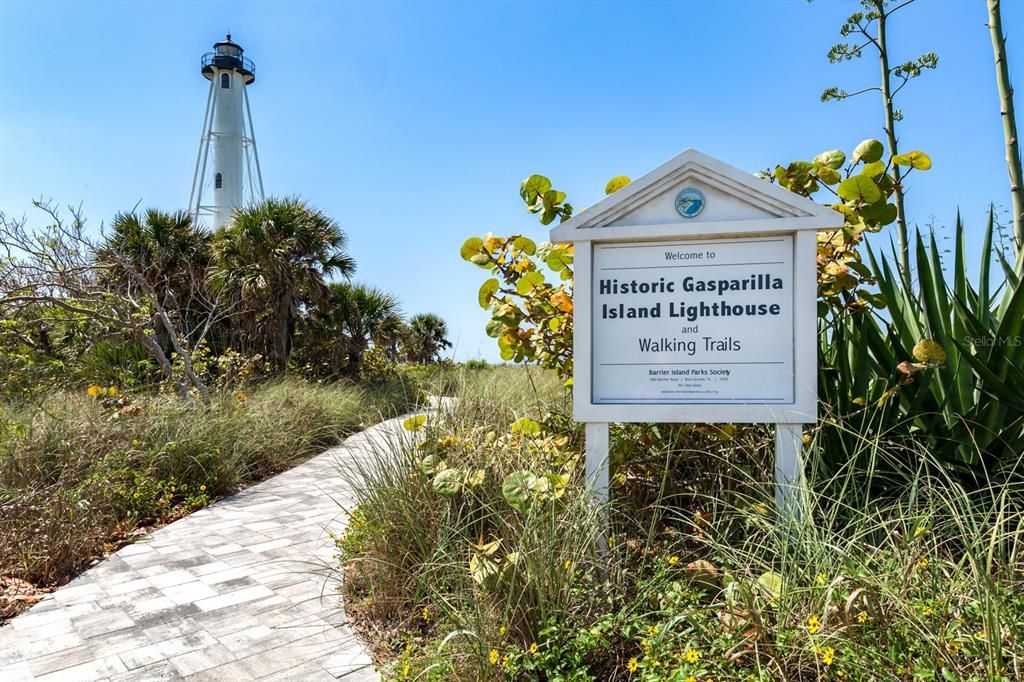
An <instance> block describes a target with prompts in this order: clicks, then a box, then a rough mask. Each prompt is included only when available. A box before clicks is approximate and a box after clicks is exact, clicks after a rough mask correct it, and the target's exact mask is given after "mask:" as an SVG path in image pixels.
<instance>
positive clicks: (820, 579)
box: [814, 573, 828, 586]
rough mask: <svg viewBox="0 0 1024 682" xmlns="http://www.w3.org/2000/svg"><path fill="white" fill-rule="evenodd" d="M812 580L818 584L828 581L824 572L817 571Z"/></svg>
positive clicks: (821, 584)
mask: <svg viewBox="0 0 1024 682" xmlns="http://www.w3.org/2000/svg"><path fill="white" fill-rule="evenodd" d="M814 582H816V583H818V585H819V586H824V585H826V584H827V583H828V576H827V575H825V574H824V573H819V574H818V575H817V577H816V578H815V579H814Z"/></svg>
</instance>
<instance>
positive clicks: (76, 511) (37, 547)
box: [0, 380, 421, 585]
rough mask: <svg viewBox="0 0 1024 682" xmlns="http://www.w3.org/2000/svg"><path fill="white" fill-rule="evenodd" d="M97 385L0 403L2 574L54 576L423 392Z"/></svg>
mask: <svg viewBox="0 0 1024 682" xmlns="http://www.w3.org/2000/svg"><path fill="white" fill-rule="evenodd" d="M97 388H98V387H97ZM93 392H94V393H97V395H95V396H90V395H86V394H84V393H83V392H76V393H57V394H54V395H52V396H50V397H49V398H47V399H46V400H45V401H44V402H43V403H42V404H40V405H39V406H22V407H10V406H7V407H3V406H2V405H0V425H2V428H0V575H8V576H14V577H19V578H22V579H25V580H29V581H31V582H34V583H37V584H41V585H52V584H54V583H57V582H59V581H60V580H61V579H63V578H65V577H67V576H69V575H71V574H73V573H74V572H75V571H77V570H79V569H80V568H82V567H83V566H86V565H88V563H89V562H90V561H91V560H92V559H93V558H95V557H96V556H98V555H100V554H102V553H103V552H104V551H105V548H106V549H109V543H113V544H114V545H116V544H118V543H121V542H123V541H125V540H126V539H128V538H130V536H131V535H132V533H133V532H134V529H135V528H136V527H138V526H139V525H143V524H150V523H154V522H161V521H164V520H168V519H171V518H175V517H176V516H179V515H181V514H184V513H187V512H188V511H191V510H193V509H196V508H198V507H201V506H203V505H205V504H207V503H208V502H209V501H210V500H212V499H216V498H218V497H222V496H224V495H228V494H230V493H232V492H234V491H235V490H237V489H238V487H239V486H242V485H246V484H249V483H253V482H256V481H260V480H262V479H264V478H267V477H268V476H271V475H273V474H275V473H278V472H280V471H282V470H284V469H286V468H288V467H291V466H294V465H295V464H297V463H299V462H301V461H302V460H304V459H306V458H308V457H310V456H312V455H314V454H317V453H319V452H321V451H323V450H324V449H325V448H327V447H329V446H331V445H334V444H336V443H337V442H339V440H341V439H342V438H343V437H345V436H346V435H348V434H350V433H353V432H354V431H357V430H359V429H360V428H363V427H364V426H366V425H367V424H369V423H371V422H373V421H376V420H378V419H380V418H382V417H390V416H394V415H396V414H401V413H402V412H405V411H407V410H408V409H411V408H412V407H413V406H414V405H416V404H418V403H419V402H420V400H421V394H420V393H419V389H418V388H417V387H416V385H415V384H413V383H410V382H406V381H400V380H395V381H391V382H381V383H378V384H376V385H374V386H373V387H367V388H362V387H357V386H352V385H347V384H334V385H330V386H318V385H312V384H308V383H305V382H301V381H296V380H282V381H277V382H273V383H269V384H264V385H262V386H259V387H256V388H254V389H253V390H252V392H251V393H246V392H242V391H239V392H236V393H233V394H232V393H222V394H218V395H217V396H216V397H215V400H214V402H213V404H212V405H211V406H210V407H209V408H206V407H204V406H202V405H200V404H198V403H195V402H186V401H181V400H179V399H177V398H171V397H169V396H152V397H145V396H138V397H128V396H125V395H123V394H120V393H117V394H116V395H110V394H108V392H107V390H106V389H104V390H103V391H102V392H101V391H96V390H94V391H93ZM111 392H112V393H113V391H111Z"/></svg>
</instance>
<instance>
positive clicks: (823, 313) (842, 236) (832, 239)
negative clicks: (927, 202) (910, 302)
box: [761, 139, 932, 319]
mask: <svg viewBox="0 0 1024 682" xmlns="http://www.w3.org/2000/svg"><path fill="white" fill-rule="evenodd" d="M884 154H885V147H884V145H882V143H881V142H880V141H878V140H873V139H868V140H864V141H863V142H861V143H860V144H858V145H857V146H856V147H855V148H854V150H853V152H852V154H851V155H850V157H849V161H850V162H849V163H847V156H846V154H845V152H843V150H841V149H832V150H830V151H826V152H822V153H821V154H818V155H817V156H815V157H814V158H813V159H812V160H810V161H793V162H791V163H790V164H789V165H787V166H776V167H775V169H774V170H766V171H762V172H761V177H762V178H764V179H765V180H768V181H770V182H774V183H778V184H779V185H780V186H782V187H784V188H786V189H788V190H789V191H791V192H794V193H796V194H799V195H801V196H805V197H812V196H813V195H815V194H817V193H818V192H819V191H821V190H825V191H826V192H828V193H830V194H831V195H832V196H833V197H834V198H835V201H834V202H833V203H831V204H828V205H829V206H830V207H831V208H833V209H835V210H836V211H838V212H839V213H842V214H843V217H844V218H845V224H844V225H843V227H842V228H841V229H838V230H831V231H822V232H819V233H818V315H819V317H821V318H823V319H828V318H832V319H834V316H835V315H840V314H842V313H844V312H861V311H865V310H869V309H880V308H884V307H885V306H886V300H885V297H884V296H881V295H880V294H878V293H877V292H873V291H872V290H871V288H870V287H873V286H874V285H875V284H876V283H877V282H876V279H875V276H874V274H873V273H872V272H871V270H870V268H868V267H867V265H866V264H865V263H864V262H863V261H862V259H861V255H860V251H859V246H860V245H861V242H863V240H864V237H865V236H866V234H868V233H871V232H879V231H880V230H882V228H884V227H885V226H886V225H889V224H891V223H892V222H894V221H895V220H896V216H897V209H896V204H895V203H893V202H892V201H890V200H891V199H893V195H894V193H895V192H896V191H897V188H898V187H899V189H903V187H902V184H903V183H904V182H905V181H906V178H907V176H908V175H909V174H910V173H911V172H912V171H914V170H928V169H930V168H931V167H932V162H931V159H930V158H929V157H928V155H927V154H925V153H924V152H920V151H912V152H908V153H906V154H897V155H896V156H892V157H890V158H889V159H888V160H883V158H882V157H883V156H884ZM897 167H905V168H906V172H905V173H903V174H902V176H900V179H899V183H900V185H899V186H898V185H897V180H896V179H895V173H894V170H895V169H896V168H897Z"/></svg>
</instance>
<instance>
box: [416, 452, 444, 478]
mask: <svg viewBox="0 0 1024 682" xmlns="http://www.w3.org/2000/svg"><path fill="white" fill-rule="evenodd" d="M419 467H420V471H422V472H423V474H424V475H425V476H432V475H433V474H434V473H436V472H438V471H441V470H443V469H444V462H442V461H441V458H440V457H438V456H437V455H427V456H426V457H424V458H423V459H421V460H420V463H419Z"/></svg>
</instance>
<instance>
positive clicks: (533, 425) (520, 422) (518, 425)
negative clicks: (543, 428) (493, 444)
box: [511, 417, 540, 436]
mask: <svg viewBox="0 0 1024 682" xmlns="http://www.w3.org/2000/svg"><path fill="white" fill-rule="evenodd" d="M511 428H512V433H519V434H522V435H524V436H536V435H538V434H539V433H540V423H539V422H537V421H536V420H534V419H530V418H529V417H520V418H519V419H517V420H515V421H514V422H512V427H511Z"/></svg>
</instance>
